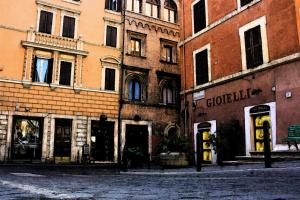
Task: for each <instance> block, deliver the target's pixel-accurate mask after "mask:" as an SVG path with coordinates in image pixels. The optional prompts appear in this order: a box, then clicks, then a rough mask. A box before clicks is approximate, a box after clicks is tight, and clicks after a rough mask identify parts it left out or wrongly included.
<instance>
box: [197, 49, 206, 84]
mask: <svg viewBox="0 0 300 200" xmlns="http://www.w3.org/2000/svg"><path fill="white" fill-rule="evenodd" d="M207 56H208V52H207V49H206V50H204V51H201V52H199V53H197V54H196V84H197V85H201V84H204V83H207V82H208V57H207Z"/></svg>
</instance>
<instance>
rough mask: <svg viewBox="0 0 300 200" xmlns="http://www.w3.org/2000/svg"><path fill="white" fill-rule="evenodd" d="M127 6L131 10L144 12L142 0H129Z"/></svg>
mask: <svg viewBox="0 0 300 200" xmlns="http://www.w3.org/2000/svg"><path fill="white" fill-rule="evenodd" d="M126 8H127V10H129V11H133V12H136V13H141V12H142V2H141V0H127V5H126Z"/></svg>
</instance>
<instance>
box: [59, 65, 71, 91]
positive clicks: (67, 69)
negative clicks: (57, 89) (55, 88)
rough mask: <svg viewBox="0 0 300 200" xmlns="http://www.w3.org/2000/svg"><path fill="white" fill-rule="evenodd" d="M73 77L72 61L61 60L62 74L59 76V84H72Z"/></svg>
mask: <svg viewBox="0 0 300 200" xmlns="http://www.w3.org/2000/svg"><path fill="white" fill-rule="evenodd" d="M71 77H72V63H71V62H65V61H61V62H60V76H59V84H60V85H66V86H70V85H71Z"/></svg>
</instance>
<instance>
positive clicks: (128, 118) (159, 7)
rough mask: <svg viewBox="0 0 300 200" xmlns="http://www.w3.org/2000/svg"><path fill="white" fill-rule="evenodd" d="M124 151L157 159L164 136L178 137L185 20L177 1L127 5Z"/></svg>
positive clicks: (138, 1) (141, 1)
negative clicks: (181, 18)
mask: <svg viewBox="0 0 300 200" xmlns="http://www.w3.org/2000/svg"><path fill="white" fill-rule="evenodd" d="M124 6H125V13H124V16H125V18H124V19H125V22H124V52H123V53H124V57H123V62H122V63H123V65H122V77H121V80H122V83H123V84H122V85H123V87H122V101H121V119H122V121H121V136H122V149H124V147H125V150H126V151H129V152H130V150H132V149H135V150H138V151H140V153H141V154H142V155H143V156H142V158H139V160H140V162H144V163H145V162H148V161H149V160H152V158H153V156H154V155H156V153H157V148H156V146H157V144H158V142H159V140H160V138H161V136H163V135H168V134H169V133H170V132H172V133H176V134H179V133H180V128H179V126H178V125H179V124H178V118H179V117H178V113H179V112H178V109H179V90H180V67H179V57H178V56H179V48H178V42H179V40H180V35H179V32H180V29H179V28H180V26H179V22H180V15H179V8H180V7H179V1H177V0H174V1H173V0H127V1H125V5H124Z"/></svg>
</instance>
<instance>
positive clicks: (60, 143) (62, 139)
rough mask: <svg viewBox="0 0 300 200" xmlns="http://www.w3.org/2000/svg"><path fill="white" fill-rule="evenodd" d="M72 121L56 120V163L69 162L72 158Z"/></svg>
mask: <svg viewBox="0 0 300 200" xmlns="http://www.w3.org/2000/svg"><path fill="white" fill-rule="evenodd" d="M71 135H72V120H70V119H55V138H54V157H55V161H56V162H69V161H70V157H71Z"/></svg>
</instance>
